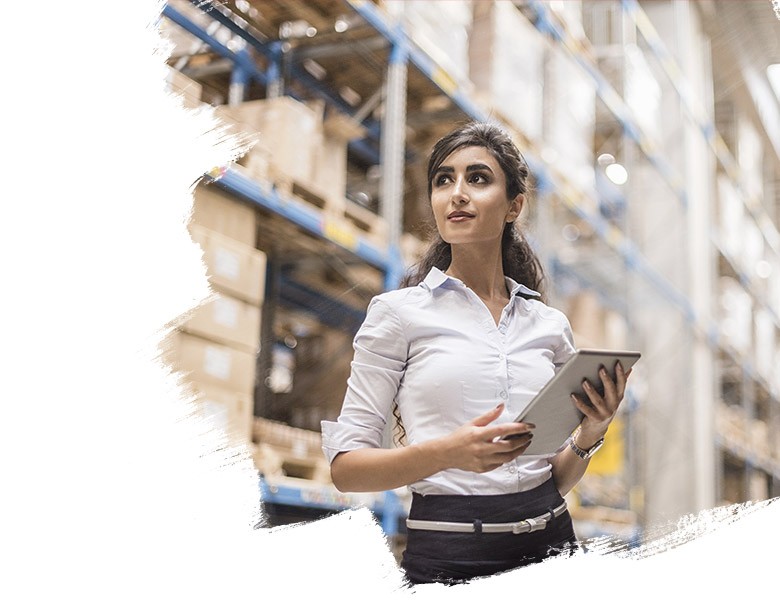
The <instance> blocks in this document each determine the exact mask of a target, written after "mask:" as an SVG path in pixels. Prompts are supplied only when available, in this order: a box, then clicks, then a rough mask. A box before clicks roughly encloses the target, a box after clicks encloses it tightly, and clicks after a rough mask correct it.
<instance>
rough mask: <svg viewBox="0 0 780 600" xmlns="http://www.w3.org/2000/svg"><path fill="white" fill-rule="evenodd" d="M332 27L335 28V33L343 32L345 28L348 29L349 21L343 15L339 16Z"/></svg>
mask: <svg viewBox="0 0 780 600" xmlns="http://www.w3.org/2000/svg"><path fill="white" fill-rule="evenodd" d="M333 29H335V30H336V32H337V33H344V32H345V31H346V30H347V29H349V22H348V21H347V20H346V19H344V18H343V17H339V18H338V19H336V23H335V25H333Z"/></svg>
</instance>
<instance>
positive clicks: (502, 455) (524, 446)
mask: <svg viewBox="0 0 780 600" xmlns="http://www.w3.org/2000/svg"><path fill="white" fill-rule="evenodd" d="M532 441H533V439H531V438H530V437H529V438H524V440H523V442H522V443H521V444H520V445H518V446H517V447H516V448H513V449H512V450H508V451H506V452H497V453H496V454H495V456H496V458H497V459H500V460H501V464H504V463H506V462H508V461H510V460H514V459H515V458H517V457H518V456H520V455H522V454H523V452H525V451H526V450H528V447H529V446H530V445H531V442H532Z"/></svg>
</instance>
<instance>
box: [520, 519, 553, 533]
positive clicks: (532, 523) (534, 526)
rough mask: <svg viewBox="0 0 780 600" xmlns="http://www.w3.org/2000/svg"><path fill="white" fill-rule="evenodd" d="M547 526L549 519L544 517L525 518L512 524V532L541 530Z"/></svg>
mask: <svg viewBox="0 0 780 600" xmlns="http://www.w3.org/2000/svg"><path fill="white" fill-rule="evenodd" d="M545 527H547V521H545V520H544V519H524V520H522V521H519V522H517V523H515V524H514V525H512V533H514V534H518V533H533V532H534V531H541V530H542V529H544V528H545ZM523 528H524V529H523Z"/></svg>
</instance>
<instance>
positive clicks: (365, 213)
mask: <svg viewBox="0 0 780 600" xmlns="http://www.w3.org/2000/svg"><path fill="white" fill-rule="evenodd" d="M343 215H344V219H345V220H346V221H348V222H349V223H351V224H352V225H353V227H355V229H356V230H357V231H358V233H359V234H360V235H363V236H365V237H367V238H369V239H370V240H371V241H372V242H374V243H375V244H377V245H378V246H384V245H386V244H387V221H385V220H384V219H383V218H382V217H381V216H379V215H378V214H376V213H374V212H371V211H370V210H368V209H367V208H364V207H363V206H360V205H359V204H355V203H354V202H346V203H345V205H344V212H343Z"/></svg>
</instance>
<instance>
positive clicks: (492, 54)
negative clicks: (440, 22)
mask: <svg viewBox="0 0 780 600" xmlns="http://www.w3.org/2000/svg"><path fill="white" fill-rule="evenodd" d="M546 47H547V43H546V41H545V39H544V36H543V35H542V34H541V33H540V32H539V31H538V30H537V29H536V28H535V27H534V26H533V25H532V24H531V23H529V21H528V19H527V18H526V17H524V16H523V15H522V14H521V13H520V11H519V10H518V9H517V7H515V6H514V5H513V4H512V3H511V2H477V3H474V19H473V24H472V28H471V33H470V40H469V49H468V52H469V56H468V59H469V63H470V67H469V74H470V78H471V81H472V82H473V83H474V88H475V90H476V95H477V98H478V100H479V101H480V104H483V105H484V108H485V109H486V110H488V111H492V112H494V113H497V114H499V115H500V116H501V117H502V118H504V119H506V120H507V121H508V122H509V123H510V124H511V125H512V126H513V127H515V128H517V129H519V130H520V131H522V133H523V134H524V135H525V136H526V137H527V138H530V139H541V138H542V134H543V132H542V123H543V118H542V110H543V108H542V100H543V83H544V54H545V49H546Z"/></svg>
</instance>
